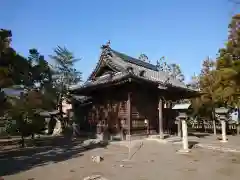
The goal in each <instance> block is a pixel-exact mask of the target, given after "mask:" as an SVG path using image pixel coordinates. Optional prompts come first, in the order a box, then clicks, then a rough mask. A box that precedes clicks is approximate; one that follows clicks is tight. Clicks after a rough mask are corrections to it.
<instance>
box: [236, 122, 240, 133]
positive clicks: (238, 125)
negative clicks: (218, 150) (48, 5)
mask: <svg viewBox="0 0 240 180" xmlns="http://www.w3.org/2000/svg"><path fill="white" fill-rule="evenodd" d="M236 128H237V135H239V134H240V124H239V122H237V123H236Z"/></svg>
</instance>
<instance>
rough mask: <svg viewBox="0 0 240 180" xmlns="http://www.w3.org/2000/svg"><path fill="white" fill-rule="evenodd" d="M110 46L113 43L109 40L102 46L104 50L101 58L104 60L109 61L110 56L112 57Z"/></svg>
mask: <svg viewBox="0 0 240 180" xmlns="http://www.w3.org/2000/svg"><path fill="white" fill-rule="evenodd" d="M110 44H111V41H110V40H109V41H108V42H107V43H106V44H105V45H102V47H101V49H102V54H101V56H102V58H103V59H104V60H107V59H108V58H109V56H110V57H112V54H111V48H110Z"/></svg>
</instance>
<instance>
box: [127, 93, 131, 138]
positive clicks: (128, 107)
mask: <svg viewBox="0 0 240 180" xmlns="http://www.w3.org/2000/svg"><path fill="white" fill-rule="evenodd" d="M127 124H128V135H129V138H130V136H131V126H132V94H131V92H128V100H127Z"/></svg>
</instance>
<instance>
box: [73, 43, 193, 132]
mask: <svg viewBox="0 0 240 180" xmlns="http://www.w3.org/2000/svg"><path fill="white" fill-rule="evenodd" d="M108 53H109V54H108ZM111 53H112V54H111ZM106 54H107V55H106ZM126 57H127V58H131V57H129V56H127V55H124V54H121V53H119V54H118V52H116V51H114V50H112V49H111V48H110V47H109V46H105V47H104V49H103V52H102V54H101V56H100V61H99V63H98V65H97V67H96V69H95V70H94V72H93V73H92V74H91V76H90V78H89V80H88V81H87V82H86V83H85V84H83V85H82V86H80V87H77V88H74V89H72V93H73V94H75V95H84V96H86V97H90V100H89V99H88V101H82V102H79V103H77V105H76V106H75V112H76V113H77V114H78V116H77V117H78V118H79V119H80V120H81V122H87V123H90V124H91V129H95V130H96V132H97V133H101V132H104V131H106V130H107V131H108V132H109V133H110V134H119V133H120V132H122V133H125V134H131V135H132V134H156V133H160V135H163V133H164V132H166V133H174V132H175V131H176V127H175V126H176V125H175V123H174V121H175V118H174V116H175V112H174V111H173V110H171V105H170V103H169V101H174V100H177V99H181V98H186V97H187V95H188V96H189V95H190V94H192V93H193V91H190V90H189V89H187V88H186V87H184V85H183V84H181V86H180V85H179V86H180V87H178V86H177V85H173V84H171V82H170V79H169V78H166V77H165V80H164V81H162V80H161V79H160V78H163V77H162V76H161V74H160V73H162V72H159V71H157V70H156V69H154V66H153V65H151V64H149V63H145V62H142V61H140V60H137V59H134V58H133V59H130V60H131V61H130V60H127V59H124V58H126ZM124 63H125V64H124ZM154 75H155V77H158V79H157V78H155V77H154ZM163 75H165V74H163ZM165 76H166V75H165ZM159 77H160V78H159ZM172 82H176V80H172ZM178 83H179V82H178ZM85 103H87V105H85Z"/></svg>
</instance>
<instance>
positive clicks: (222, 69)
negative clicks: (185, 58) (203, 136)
mask: <svg viewBox="0 0 240 180" xmlns="http://www.w3.org/2000/svg"><path fill="white" fill-rule="evenodd" d="M239 27H240V15H236V16H234V17H233V18H232V21H231V23H230V25H229V37H228V42H227V43H226V44H225V47H224V48H222V49H220V50H219V54H218V56H217V58H216V60H215V61H213V60H210V59H209V58H207V59H206V60H205V61H204V62H203V67H202V71H201V74H200V78H199V87H200V89H201V91H202V93H203V95H202V96H201V98H198V99H197V100H196V99H194V100H193V101H195V107H196V112H198V113H201V115H208V116H211V111H212V110H213V108H215V107H220V106H225V107H226V106H231V107H233V106H236V105H238V106H239V105H240V103H239V95H240V93H239V92H240V91H239V90H240V29H239Z"/></svg>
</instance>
